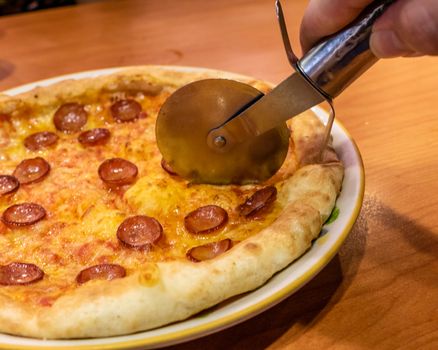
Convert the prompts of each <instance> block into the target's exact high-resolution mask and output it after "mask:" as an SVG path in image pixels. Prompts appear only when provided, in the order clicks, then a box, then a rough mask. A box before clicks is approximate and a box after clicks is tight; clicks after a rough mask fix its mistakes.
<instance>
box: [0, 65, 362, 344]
mask: <svg viewBox="0 0 438 350" xmlns="http://www.w3.org/2000/svg"><path fill="white" fill-rule="evenodd" d="M125 68H129V67H124V68H112V69H103V70H96V71H88V72H81V73H76V74H70V75H64V76H59V77H56V78H52V79H47V80H43V81H38V82H35V83H31V84H27V85H23V86H20V87H17V88H14V89H11V90H8V91H5V92H4V93H6V94H9V95H15V94H19V93H22V92H25V91H28V90H31V89H33V88H35V87H36V86H47V85H51V84H53V83H55V82H58V81H61V80H65V79H81V78H89V77H96V76H101V75H106V74H111V73H114V72H116V71H118V70H121V69H125ZM156 68H159V69H172V70H175V69H177V70H182V71H189V72H193V71H195V72H202V71H210V70H207V69H202V68H190V67H165V66H161V67H156ZM210 72H211V71H210ZM214 72H216V71H214ZM220 74H221V76H223V77H228V78H230V79H233V78H235V79H236V78H239V77H240V78H242V76H241V75H236V74H232V73H225V72H220ZM243 78H247V77H243ZM313 111H314V112H315V113H316V114H317V115H318V117H319V118H321V119H322V120H323V121H324V122H326V121H327V113H326V112H325V111H324V110H323V109H321V108H319V107H315V108H313ZM332 135H333V144H334V147H335V149H336V152H337V154H338V155H339V157H340V158H341V160H342V162H343V163H344V165H345V177H344V181H343V184H342V192H341V194H340V196H339V198H338V200H337V202H336V206H337V207H338V208H339V216H338V218H337V219H336V220H335V221H334V222H332V223H330V224H328V225H325V226H324V228H323V232H322V234H321V236H320V237H319V238H318V239H317V240H316V241H315V242H314V244H313V245H312V247H311V249H310V250H309V251H308V252H307V253H306V254H305V255H303V256H302V257H301V258H299V259H298V260H297V261H295V262H294V263H292V264H291V265H289V266H288V267H287V268H285V269H284V270H282V271H281V272H279V273H277V274H276V275H275V276H274V277H272V278H271V279H270V280H269V281H268V282H267V283H266V284H265V285H263V286H262V287H260V288H258V289H256V290H255V291H252V292H251V293H247V294H244V295H242V296H240V297H237V298H233V299H232V300H231V301H227V302H224V303H222V304H221V305H219V307H215V308H213V309H212V310H211V311H209V312H203V313H201V314H200V315H198V316H194V317H191V318H190V319H188V320H185V321H182V322H178V323H174V324H171V325H168V326H164V327H160V328H157V329H153V330H150V331H145V332H140V333H136V334H130V335H125V336H118V337H109V338H96V339H79V340H40V339H31V338H23V337H16V336H11V335H6V334H0V348H1V349H96V350H97V349H99V350H104V349H140V348H141V349H147V348H156V347H162V346H167V345H171V344H176V343H180V342H183V341H188V340H191V339H195V338H199V337H202V336H205V335H207V334H211V333H213V332H218V331H220V330H222V329H224V328H227V327H230V326H232V325H235V324H237V323H239V322H242V321H244V320H247V319H248V318H250V317H253V316H255V315H257V314H259V313H261V312H262V311H264V310H266V309H268V308H270V307H272V306H274V305H276V304H277V303H279V302H280V301H282V300H283V299H285V298H286V297H288V296H290V295H291V294H292V293H294V292H296V291H297V290H298V289H299V288H301V287H302V286H303V285H304V284H306V283H307V282H308V281H309V280H310V279H311V278H312V277H313V276H315V275H316V274H317V273H318V272H319V271H320V270H321V269H322V268H323V267H324V266H325V265H326V264H327V263H328V262H329V261H330V260H331V259H332V258H333V256H334V255H335V254H336V252H337V251H338V249H339V247H340V245H341V244H342V242H343V241H344V240H345V238H346V237H347V235H348V233H349V232H350V230H351V228H352V226H353V224H354V222H355V221H356V218H357V216H358V215H359V211H360V208H361V205H362V200H363V193H364V184H365V182H364V169H363V164H362V159H361V156H360V153H359V150H358V148H357V146H356V144H355V143H354V141H353V139H352V138H351V136H350V135H349V134H348V132H347V130H346V129H345V128H344V127H343V126H342V125H341V124H340V123H339V122H338V121H335V123H334V125H333V130H332Z"/></svg>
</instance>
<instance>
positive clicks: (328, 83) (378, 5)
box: [282, 0, 396, 99]
mask: <svg viewBox="0 0 438 350" xmlns="http://www.w3.org/2000/svg"><path fill="white" fill-rule="evenodd" d="M395 1H396V0H378V1H374V2H372V3H371V4H370V6H368V7H367V8H366V9H365V10H364V11H363V12H362V13H361V14H360V15H359V17H358V18H357V19H356V20H355V21H354V22H353V23H351V24H350V25H349V26H348V27H346V28H344V29H342V30H341V31H339V32H337V33H336V34H334V35H332V36H330V37H326V38H324V39H323V40H322V41H320V42H319V43H318V44H316V45H315V46H314V47H313V48H312V49H311V50H310V51H309V52H308V53H307V54H306V55H305V56H304V57H302V58H301V59H300V60H299V61H298V60H296V62H292V63H295V64H294V66H295V68H296V69H297V70H298V71H300V72H301V74H303V75H304V77H306V78H307V79H308V81H309V82H310V83H312V84H313V85H314V87H316V88H317V89H318V90H319V91H320V92H321V93H323V94H324V95H325V96H326V97H327V98H328V99H333V98H335V97H336V96H338V95H339V94H340V93H341V92H342V91H343V90H344V89H345V88H346V87H348V86H349V85H350V84H351V83H352V82H354V81H355V80H356V79H357V78H358V77H359V76H361V75H362V74H363V73H364V72H365V71H366V70H368V68H370V67H371V66H372V65H373V64H374V63H376V62H377V61H378V58H377V57H376V56H375V55H374V54H373V53H372V52H371V49H370V44H369V42H370V36H371V30H372V26H373V24H374V23H375V21H376V20H377V19H378V18H379V17H380V16H381V15H382V14H383V13H384V12H385V10H386V9H387V8H388V7H389V6H390V5H391V4H393V3H394V2H395ZM282 32H283V29H282ZM286 36H287V34H286ZM283 39H284V34H283ZM289 46H290V44H289ZM285 47H286V51H288V50H289V48H288V47H287V45H286V41H285ZM292 55H293V56H295V55H294V54H292ZM288 56H289V57H291V54H290V52H288ZM295 57H296V56H295Z"/></svg>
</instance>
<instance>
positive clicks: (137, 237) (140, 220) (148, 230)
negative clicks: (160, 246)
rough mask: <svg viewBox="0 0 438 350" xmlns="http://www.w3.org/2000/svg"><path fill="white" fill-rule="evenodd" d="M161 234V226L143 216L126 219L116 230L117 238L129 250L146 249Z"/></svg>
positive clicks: (152, 219)
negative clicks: (129, 248)
mask: <svg viewBox="0 0 438 350" xmlns="http://www.w3.org/2000/svg"><path fill="white" fill-rule="evenodd" d="M162 233H163V228H162V226H161V224H160V223H159V222H158V221H157V220H155V219H154V218H151V217H149V216H145V215H137V216H132V217H130V218H127V219H126V220H125V221H123V222H122V223H121V224H120V226H119V228H118V229H117V238H118V239H119V240H120V241H122V242H123V243H124V244H126V245H127V246H129V247H131V248H147V247H149V246H151V245H152V244H154V243H156V242H157V241H158V240H159V239H160V238H161V235H162Z"/></svg>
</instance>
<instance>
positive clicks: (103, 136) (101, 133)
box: [78, 128, 111, 146]
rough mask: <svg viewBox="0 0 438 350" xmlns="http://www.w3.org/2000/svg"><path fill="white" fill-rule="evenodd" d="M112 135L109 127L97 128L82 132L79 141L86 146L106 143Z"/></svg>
mask: <svg viewBox="0 0 438 350" xmlns="http://www.w3.org/2000/svg"><path fill="white" fill-rule="evenodd" d="M110 136H111V133H110V131H109V130H108V129H105V128H97V129H91V130H87V131H84V132H82V133H81V134H80V135H79V137H78V141H79V143H81V144H82V145H84V146H97V145H103V144H105V143H106V142H107V141H108V140H109V138H110Z"/></svg>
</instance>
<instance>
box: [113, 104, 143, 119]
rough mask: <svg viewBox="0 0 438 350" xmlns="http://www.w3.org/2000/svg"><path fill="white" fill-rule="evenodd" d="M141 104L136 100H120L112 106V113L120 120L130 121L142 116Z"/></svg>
mask: <svg viewBox="0 0 438 350" xmlns="http://www.w3.org/2000/svg"><path fill="white" fill-rule="evenodd" d="M140 113H141V105H140V103H138V102H137V101H135V100H119V101H117V102H115V103H113V105H112V106H111V115H112V116H113V118H114V119H115V120H116V121H118V122H129V121H131V120H134V119H137V118H138V117H140Z"/></svg>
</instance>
